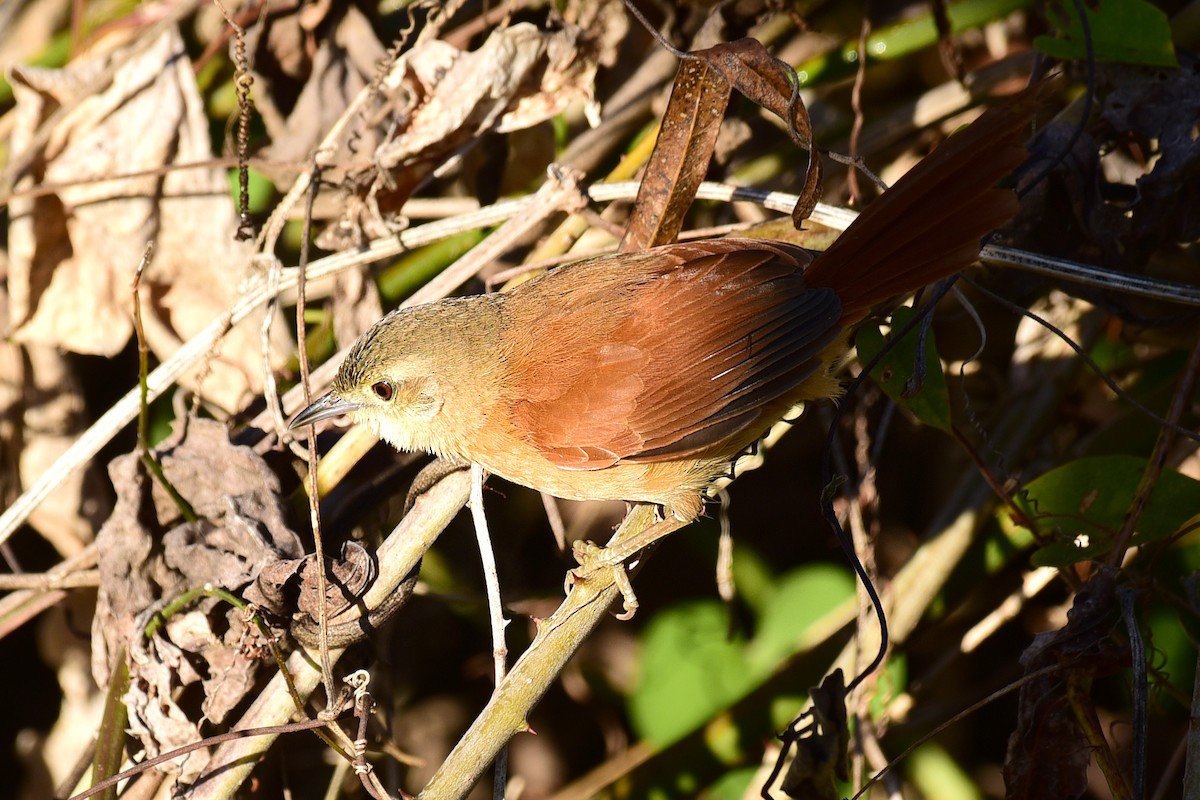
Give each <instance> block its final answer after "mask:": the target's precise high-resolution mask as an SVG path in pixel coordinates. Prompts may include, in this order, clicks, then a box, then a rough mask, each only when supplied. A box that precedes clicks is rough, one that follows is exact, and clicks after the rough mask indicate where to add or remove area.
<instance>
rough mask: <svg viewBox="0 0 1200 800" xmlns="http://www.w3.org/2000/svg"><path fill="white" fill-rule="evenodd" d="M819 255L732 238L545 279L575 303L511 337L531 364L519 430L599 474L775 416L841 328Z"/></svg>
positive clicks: (520, 373) (523, 372)
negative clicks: (822, 285) (813, 276)
mask: <svg viewBox="0 0 1200 800" xmlns="http://www.w3.org/2000/svg"><path fill="white" fill-rule="evenodd" d="M810 258H811V256H810V254H809V253H807V252H806V251H804V250H802V249H800V248H798V247H792V246H788V245H782V244H778V243H774V242H764V241H758V240H737V239H723V240H716V241H709V242H698V243H687V244H675V245H667V246H665V247H660V248H655V249H654V250H650V251H648V252H647V253H645V254H641V255H640V256H639V257H638V261H637V262H635V263H633V264H622V263H618V262H612V261H608V260H605V259H596V260H593V261H590V262H584V263H581V264H576V265H572V266H570V267H567V268H564V269H563V270H561V271H560V273H559V274H557V275H551V276H546V277H547V279H555V280H559V281H562V282H563V291H562V292H561V293H559V296H560V297H562V302H561V303H557V304H555V307H553V308H549V309H545V310H544V312H543V314H542V316H541V317H540V319H539V321H538V324H537V326H536V329H535V330H532V331H528V332H524V331H514V332H513V333H512V334H511V335H510V336H509V337H507V338H509V340H510V341H509V345H510V347H509V351H510V358H511V359H514V360H516V361H518V362H520V363H521V365H522V366H521V368H520V369H517V370H514V371H513V372H514V373H515V374H516V376H517V377H515V378H514V385H513V396H515V397H518V398H522V399H520V400H518V401H517V402H516V403H515V404H513V405H512V408H511V416H512V423H513V425H514V426H515V427H516V429H517V431H518V433H519V435H521V436H522V437H523V438H524V439H525V440H526V441H528V442H529V443H530V444H532V445H533V446H534V447H535V448H537V449H538V450H539V451H540V452H541V453H542V454H543V455H544V456H545V457H546V458H547V459H548V460H549V461H551V462H552V463H554V464H556V465H557V466H560V467H563V468H566V469H580V470H592V469H602V468H604V467H607V466H611V465H612V464H615V463H616V462H617V461H641V462H646V461H663V460H669V459H673V458H677V457H680V456H683V455H688V454H692V453H697V452H700V451H703V450H705V449H706V448H710V447H711V446H713V445H714V444H717V443H719V442H725V441H728V440H731V439H734V438H736V437H737V435H738V434H739V433H741V432H743V431H746V430H747V429H750V428H752V427H755V426H758V427H762V426H764V425H765V424H768V423H770V422H771V421H773V419H767V418H766V416H767V415H768V413H769V414H771V415H777V414H780V413H782V412H783V410H784V409H785V407H786V405H787V404H789V403H788V402H787V400H788V398H789V397H792V396H793V395H794V394H795V390H796V387H797V386H798V385H799V384H800V383H801V382H802V381H803V380H804V379H805V378H807V377H809V376H810V375H812V374H813V373H814V372H816V371H817V370H820V369H824V367H823V365H822V364H821V362H820V358H819V355H820V353H821V351H822V350H823V349H824V348H825V347H826V346H827V345H828V344H830V343H831V342H832V341H833V340H834V339H836V338H837V337H838V336H839V335H840V333H841V331H842V326H841V325H840V319H841V316H842V308H841V303H840V302H839V300H838V298H837V295H836V294H834V293H833V292H832V291H831V290H829V289H812V288H809V287H807V286H806V285H805V282H804V277H803V269H804V267H805V266H806V265H807V263H808V261H809V260H810ZM606 262H607V263H606ZM519 292H520V290H519V289H518V290H517V292H516V293H517V294H519ZM541 294H542V296H543V297H544V296H545V293H544V292H543V293H541ZM511 299H512V300H513V301H516V302H518V303H519V302H520V301H521V298H520V297H519V296H518V297H513V298H511ZM518 316H523V315H518ZM585 330H586V331H589V333H588V334H586V335H585V334H583V333H582V331H585ZM534 337H536V341H535V338H534ZM538 342H540V344H538ZM529 353H536V354H537V355H536V356H528V355H527V354H529ZM781 404H783V407H781ZM757 433H758V431H754V434H757Z"/></svg>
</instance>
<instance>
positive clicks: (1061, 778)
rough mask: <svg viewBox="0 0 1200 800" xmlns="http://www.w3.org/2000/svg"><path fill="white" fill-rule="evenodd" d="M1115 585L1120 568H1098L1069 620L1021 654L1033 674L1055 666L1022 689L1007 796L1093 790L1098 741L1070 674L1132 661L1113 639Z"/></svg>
mask: <svg viewBox="0 0 1200 800" xmlns="http://www.w3.org/2000/svg"><path fill="white" fill-rule="evenodd" d="M1115 585H1116V573H1115V572H1114V571H1113V570H1111V569H1107V568H1105V569H1101V570H1100V571H1098V572H1097V573H1096V575H1095V576H1094V577H1093V578H1092V580H1091V581H1089V582H1088V584H1087V585H1086V586H1085V587H1084V588H1083V589H1081V590H1080V591H1079V593H1078V594H1077V595H1076V596H1075V603H1074V606H1073V607H1072V608H1071V610H1070V611H1069V612H1068V614H1067V624H1066V625H1064V626H1063V627H1062V629H1060V630H1057V631H1048V632H1046V633H1040V634H1038V635H1037V637H1035V638H1034V641H1033V643H1032V644H1031V645H1030V646H1029V647H1028V649H1026V651H1025V652H1024V653H1022V654H1021V665H1022V666H1023V667H1024V668H1025V674H1026V675H1030V674H1032V673H1035V672H1038V671H1040V670H1043V669H1045V668H1046V667H1055V668H1056V670H1055V671H1054V672H1051V673H1049V674H1046V675H1042V676H1039V677H1036V678H1033V679H1032V680H1030V681H1028V682H1026V683H1025V684H1024V685H1022V686H1021V692H1020V699H1019V705H1018V712H1017V727H1016V730H1014V731H1013V733H1012V735H1011V736H1010V737H1009V739H1008V753H1007V755H1006V757H1005V760H1004V785H1005V790H1006V795H1005V796H1006V797H1008V798H1042V797H1054V798H1070V797H1079V796H1081V795H1082V794H1083V793H1084V792H1085V791H1086V790H1087V787H1088V777H1087V771H1088V764H1089V762H1090V761H1091V746H1090V745H1089V743H1088V741H1087V738H1086V737H1085V736H1084V733H1083V729H1082V728H1081V727H1080V724H1079V721H1078V719H1077V718H1076V715H1075V713H1074V711H1073V709H1072V707H1071V702H1072V700H1071V699H1070V698H1069V697H1068V692H1067V688H1066V687H1067V685H1068V683H1069V682H1070V676H1069V675H1068V674H1067V673H1069V672H1076V673H1080V674H1082V675H1086V676H1093V675H1097V674H1107V673H1109V672H1112V671H1115V670H1119V669H1122V668H1123V667H1125V666H1126V665H1127V664H1128V653H1127V652H1125V651H1124V649H1123V648H1122V647H1120V646H1118V645H1117V644H1116V643H1115V642H1114V641H1113V640H1112V637H1111V636H1110V633H1111V630H1112V616H1113V609H1114V608H1116V607H1117V603H1116V601H1115V599H1114V596H1113V592H1114V588H1115Z"/></svg>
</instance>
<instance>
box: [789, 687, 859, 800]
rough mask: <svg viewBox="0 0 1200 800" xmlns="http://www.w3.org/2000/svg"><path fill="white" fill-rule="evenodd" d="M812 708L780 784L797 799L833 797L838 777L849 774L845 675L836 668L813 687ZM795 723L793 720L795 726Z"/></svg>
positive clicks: (838, 794) (825, 799)
mask: <svg viewBox="0 0 1200 800" xmlns="http://www.w3.org/2000/svg"><path fill="white" fill-rule="evenodd" d="M810 694H811V697H812V708H811V709H810V710H809V712H808V714H806V715H805V717H801V719H802V720H805V722H806V725H805V729H804V734H803V735H800V736H798V737H797V738H796V741H795V744H796V757H795V759H793V760H792V763H791V764H790V765H789V766H788V771H787V775H786V776H785V777H784V779H783V784H782V786H781V787H780V788H782V789H783V791H784V794H786V795H787V796H788V797H793V798H797V800H833V798H837V797H840V796H841V793H840V792H839V791H838V787H837V784H838V781H842V782H845V781H847V780H849V778H850V770H849V756H848V755H847V753H848V751H849V749H850V726H849V724H848V722H847V716H846V679H845V677H844V676H843V675H842V671H841V670H840V669H836V670H834V671H833V672H832V673H830V674H829V675H826V676H825V679H824V680H823V681H821V685H820V686H817V687H814V688H813V689H812V691H811V693H810ZM795 726H796V723H792V726H791V727H792V728H794V727H795Z"/></svg>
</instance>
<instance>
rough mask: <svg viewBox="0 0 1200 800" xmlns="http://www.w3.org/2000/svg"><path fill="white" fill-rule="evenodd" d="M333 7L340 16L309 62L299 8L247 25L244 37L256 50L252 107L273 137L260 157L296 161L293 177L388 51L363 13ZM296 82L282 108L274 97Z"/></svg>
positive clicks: (252, 48) (321, 40) (322, 38)
mask: <svg viewBox="0 0 1200 800" xmlns="http://www.w3.org/2000/svg"><path fill="white" fill-rule="evenodd" d="M305 8H311V7H305ZM331 10H333V11H335V12H340V13H341V14H342V16H341V18H340V19H339V20H337V22H336V24H335V25H334V26H333V30H332V32H331V33H330V34H329V35H326V36H322V37H321V38H320V40H319V42H320V43H319V45H318V46H317V50H316V53H314V54H312V56H311V62H310V59H309V55H308V53H307V52H305V50H304V40H305V37H306V36H307V31H306V30H305V21H303V20H302V19H301V16H302V10H298V11H296V12H294V13H290V14H282V15H280V16H277V17H271V18H270V19H269V20H267V21H266V22H265V23H264V24H263V25H255V26H254V27H252V28H250V29H249V31H248V35H247V44H248V46H249V48H250V49H251V50H252V51H253V52H254V53H255V57H254V79H255V93H254V104H255V109H256V110H257V111H258V112H259V113H261V114H262V118H263V122H264V123H265V125H266V128H267V134H268V135H269V136H270V137H271V144H270V146H269V147H267V148H266V149H265V151H264V156H265V157H266V159H267V160H270V161H276V162H283V163H287V164H294V165H296V168H295V169H294V170H291V174H292V175H294V174H295V172H296V171H298V170H299V169H300V168H301V167H300V165H302V164H303V162H304V161H305V159H307V158H308V157H309V156H310V155H311V154H312V151H313V149H314V148H315V147H316V146H317V145H318V144H320V142H321V140H322V138H323V137H324V136H325V134H326V132H327V131H329V130H330V129H331V128H332V127H333V125H334V123H335V122H337V120H338V119H339V118H340V117H341V116H342V114H343V113H344V112H345V110H346V108H347V107H348V106H349V104H350V101H351V100H352V99H353V98H354V97H355V96H356V95H357V94H358V93H359V92H360V91H362V89H363V88H364V87H366V86H367V85H368V84H369V83H370V82H371V80H372V78H373V77H374V74H375V69H376V64H378V63H379V62H380V61H381V60H382V59H383V58H384V57H385V55H386V52H385V50H384V48H383V45H382V44H380V42H379V39H378V38H377V37H376V36H375V32H374V31H373V30H372V29H371V23H370V20H368V19H367V18H366V17H365V16H364V15H363V13H362V12H361V11H359V10H358V9H357V8H355V7H354V6H342V5H340V4H339V6H338V8H337V9H331ZM296 82H299V83H300V84H301V88H300V89H299V95H298V96H295V99H294V100H293V101H292V105H291V108H290V110H286V109H284V108H281V105H280V104H281V103H284V102H285V101H284V100H283V99H279V100H277V99H276V98H277V96H278V95H284V94H288V93H291V92H294V91H295V88H294V84H295V83H296ZM278 180H279V181H282V180H285V179H284V178H282V177H280V178H279V179H278Z"/></svg>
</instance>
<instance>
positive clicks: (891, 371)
mask: <svg viewBox="0 0 1200 800" xmlns="http://www.w3.org/2000/svg"><path fill="white" fill-rule="evenodd" d="M913 314H914V312H913V310H912V309H911V308H909V307H907V306H904V307H902V308H897V309H896V311H895V313H894V314H892V331H893V332H895V331H900V330H903V329H904V327H905V326H907V325H908V323H909V322H910V321H911V320H912V318H913ZM892 335H893V334H892V333H889V334H888V336H887V337H884V335H883V331H882V330H881V329H879V328H870V327H867V328H860V329H859V331H858V334H857V337H856V338H855V345H856V346H857V347H858V357H859V359H860V360H861V361H862V362H863V363H864V364H866V363H869V362H870V361H871V359H873V358H875V356H876V355H878V353H879V351H881V350H882V349H883V346H884V343H885V342H888V341H891V338H892ZM920 340H921V337H920V332H919V327H918V328H917V329H914V330H912V331H911V332H909V333H908V335H906V336H905V337H904V338H903V339H901V340H900V341H899V342H898V343H897V344H896V345H895V346H894V347H893V348H892V349H891V350H889V351H888V353H887V355H885V356H884V357H883V360H882V361H880V362H879V363H878V364H876V365H875V368H874V369H872V370H871V377H872V378H874V380H875V382H876V383H877V384H879V388H881V389H883V391H884V392H885V393H886V394H887V396H888V397H890V398H892V400H894V401H895V402H896V403H897V404H899V405H900V406H902V407H903V408H906V409H908V411H909V412H910V413H911V414H912V415H913V416H914V417H916V418H917V419H919V420H921V422H924V423H925V424H926V425H931V426H933V427H935V428H938V429H939V430H943V431H946V432H947V433H949V432H950V394H949V392H947V391H946V376H945V375H944V374H943V373H942V362H941V361H940V360H939V359H938V355H937V349H936V348H935V347H934V346H933V334H932V333H930V334H929V336H927V337H926V340H925V380H924V382H923V383H922V384H921V385H920V386H918V387H915V390H914V389H913V388H912V387H910V386H909V382H910V380H911V379H912V377H913V368H914V365H915V364H916V363H917V345H918V344H919V342H920Z"/></svg>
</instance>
